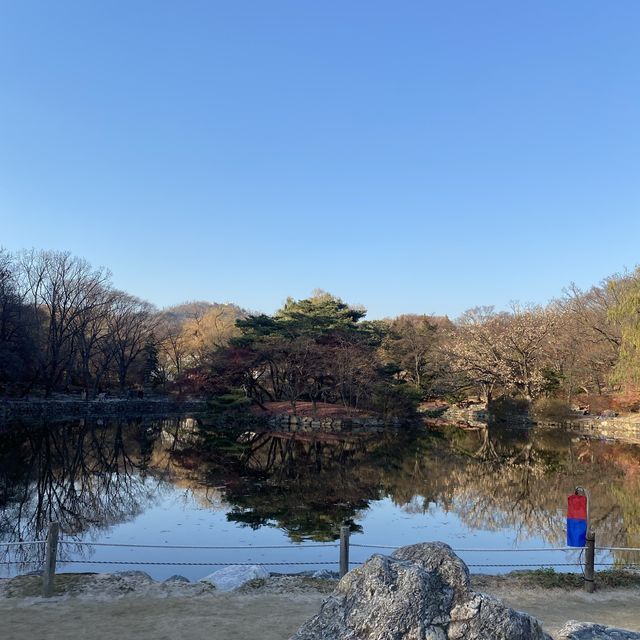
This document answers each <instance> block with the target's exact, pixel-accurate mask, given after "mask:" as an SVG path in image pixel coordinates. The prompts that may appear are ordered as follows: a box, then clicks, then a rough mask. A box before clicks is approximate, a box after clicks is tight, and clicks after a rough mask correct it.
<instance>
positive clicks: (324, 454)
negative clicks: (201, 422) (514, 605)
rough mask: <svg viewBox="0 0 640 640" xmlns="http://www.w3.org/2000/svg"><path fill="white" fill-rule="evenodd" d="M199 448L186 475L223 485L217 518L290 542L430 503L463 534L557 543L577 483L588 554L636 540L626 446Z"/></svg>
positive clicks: (439, 437)
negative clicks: (587, 497) (588, 531)
mask: <svg viewBox="0 0 640 640" xmlns="http://www.w3.org/2000/svg"><path fill="white" fill-rule="evenodd" d="M208 442H209V451H208V453H207V455H206V456H205V459H202V458H201V457H199V462H198V463H197V464H196V465H195V466H196V467H198V468H199V469H200V470H201V471H202V473H203V474H204V475H202V476H201V477H202V480H201V481H203V482H205V483H206V484H214V485H222V484H224V485H225V499H226V500H227V501H228V502H229V504H230V505H231V509H230V511H229V514H228V517H229V519H230V520H232V521H235V522H239V523H242V524H245V525H247V526H251V527H254V528H258V527H261V526H274V527H276V526H277V527H280V528H282V529H284V530H285V531H287V532H288V534H289V535H290V536H291V537H292V538H293V539H296V540H300V539H305V538H311V539H316V540H331V539H334V538H335V537H336V534H337V531H338V527H339V525H340V523H341V522H342V521H348V522H350V523H351V524H352V527H353V528H355V527H356V525H355V524H354V521H355V520H356V519H358V517H359V515H360V513H361V512H362V510H364V509H366V508H368V506H369V504H370V502H371V501H373V500H378V499H380V498H383V497H385V496H387V495H388V496H390V497H391V498H392V500H393V501H394V502H395V504H397V505H399V506H401V507H403V508H406V509H408V510H411V511H414V512H415V511H419V510H423V511H425V510H427V509H428V508H429V506H430V505H438V506H439V507H441V508H442V509H444V510H445V511H449V512H453V513H455V514H456V515H457V516H458V517H459V518H460V519H461V521H462V522H463V523H465V524H466V525H467V526H468V527H470V528H472V529H488V530H493V531H496V530H511V531H515V532H516V536H517V539H519V540H522V539H525V538H528V537H533V536H539V537H542V538H543V539H544V540H545V541H546V542H547V543H548V544H550V545H564V538H565V507H566V496H567V494H568V493H570V492H571V491H572V490H573V488H574V487H575V486H576V485H578V484H581V485H585V486H588V487H590V488H591V492H592V520H593V523H594V526H595V527H596V528H597V530H598V539H599V544H603V545H611V546H625V545H633V546H637V542H638V528H639V525H638V517H637V509H638V505H639V504H640V498H639V497H638V493H637V488H638V481H637V478H638V477H639V476H640V473H639V474H638V475H636V476H630V475H629V474H628V473H627V474H625V468H624V465H623V464H622V461H623V460H627V462H626V463H625V464H626V467H627V468H628V467H629V465H630V463H629V462H628V461H629V460H636V461H637V460H638V449H637V448H635V447H631V446H625V445H611V444H607V443H599V442H589V441H585V440H572V439H571V437H570V435H569V434H567V433H563V432H559V431H555V432H551V431H549V432H545V431H536V430H533V431H532V430H509V429H504V428H502V429H494V428H491V429H488V428H486V429H479V430H476V431H471V432H465V431H462V430H460V429H455V428H452V429H449V430H445V432H444V433H441V434H437V433H428V432H406V431H404V432H403V431H397V432H395V431H394V432H387V433H385V434H375V435H371V436H369V437H364V436H362V435H355V434H354V435H338V434H320V433H318V434H301V433H296V434H289V433H286V434H282V433H278V434H276V433H262V434H250V435H247V436H245V437H244V438H241V442H238V441H237V439H236V438H233V437H228V436H225V437H223V436H221V435H220V434H216V435H215V436H210V437H209V440H208ZM623 452H626V453H624V455H623ZM625 456H626V457H625ZM632 478H635V479H632Z"/></svg>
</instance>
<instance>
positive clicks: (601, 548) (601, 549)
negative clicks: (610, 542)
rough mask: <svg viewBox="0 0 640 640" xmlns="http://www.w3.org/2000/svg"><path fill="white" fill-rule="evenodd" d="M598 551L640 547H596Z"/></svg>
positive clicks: (639, 548) (639, 549)
mask: <svg viewBox="0 0 640 640" xmlns="http://www.w3.org/2000/svg"><path fill="white" fill-rule="evenodd" d="M596 551H640V547H596Z"/></svg>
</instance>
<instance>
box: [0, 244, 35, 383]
mask: <svg viewBox="0 0 640 640" xmlns="http://www.w3.org/2000/svg"><path fill="white" fill-rule="evenodd" d="M33 320H34V316H33V313H32V312H31V310H30V309H29V308H28V307H26V306H25V305H24V304H23V303H22V299H21V295H20V290H19V283H18V274H17V272H16V264H15V263H14V261H13V259H12V257H11V256H10V255H9V253H7V252H6V251H3V250H2V249H0V391H2V390H3V388H4V389H9V388H11V387H15V386H16V385H23V386H24V385H26V384H28V380H29V378H30V377H32V376H33V374H34V366H35V361H36V357H37V353H36V330H37V327H36V325H35V323H34V322H33Z"/></svg>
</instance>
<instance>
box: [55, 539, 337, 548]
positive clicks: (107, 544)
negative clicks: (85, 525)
mask: <svg viewBox="0 0 640 640" xmlns="http://www.w3.org/2000/svg"><path fill="white" fill-rule="evenodd" d="M60 544H68V545H76V546H80V547H128V548H131V549H318V548H322V549H337V548H338V547H339V546H340V545H339V544H305V545H301V544H300V545H295V544H294V545H292V544H273V545H256V546H253V545H245V546H230V547H225V546H205V547H198V546H195V545H186V544H185V545H180V544H162V545H160V544H126V543H121V542H71V541H69V540H60Z"/></svg>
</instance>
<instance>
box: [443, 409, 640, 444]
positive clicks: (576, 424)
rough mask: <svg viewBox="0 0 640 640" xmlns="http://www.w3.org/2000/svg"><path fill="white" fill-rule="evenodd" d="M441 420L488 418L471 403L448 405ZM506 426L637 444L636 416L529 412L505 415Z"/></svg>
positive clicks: (476, 422) (481, 421) (481, 423)
mask: <svg viewBox="0 0 640 640" xmlns="http://www.w3.org/2000/svg"><path fill="white" fill-rule="evenodd" d="M438 420H439V421H440V422H443V423H449V424H461V423H464V424H465V425H468V426H470V427H485V426H487V425H488V424H489V423H490V422H491V416H490V414H489V412H488V411H487V408H486V405H483V404H473V405H469V406H466V407H460V406H457V405H451V406H449V407H447V409H446V410H445V411H443V412H440V413H439V415H438ZM504 422H505V423H507V424H509V425H510V426H522V427H533V426H537V427H542V428H545V427H550V428H555V427H562V428H564V429H568V430H570V431H574V432H576V433H580V434H583V435H587V436H590V437H595V438H611V439H614V440H621V441H624V442H630V443H633V444H640V416H613V417H611V416H591V415H587V416H584V415H575V416H574V417H569V418H566V419H563V420H558V421H553V420H539V419H536V418H534V417H531V416H522V415H514V416H510V417H508V418H506V419H505V420H504Z"/></svg>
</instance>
